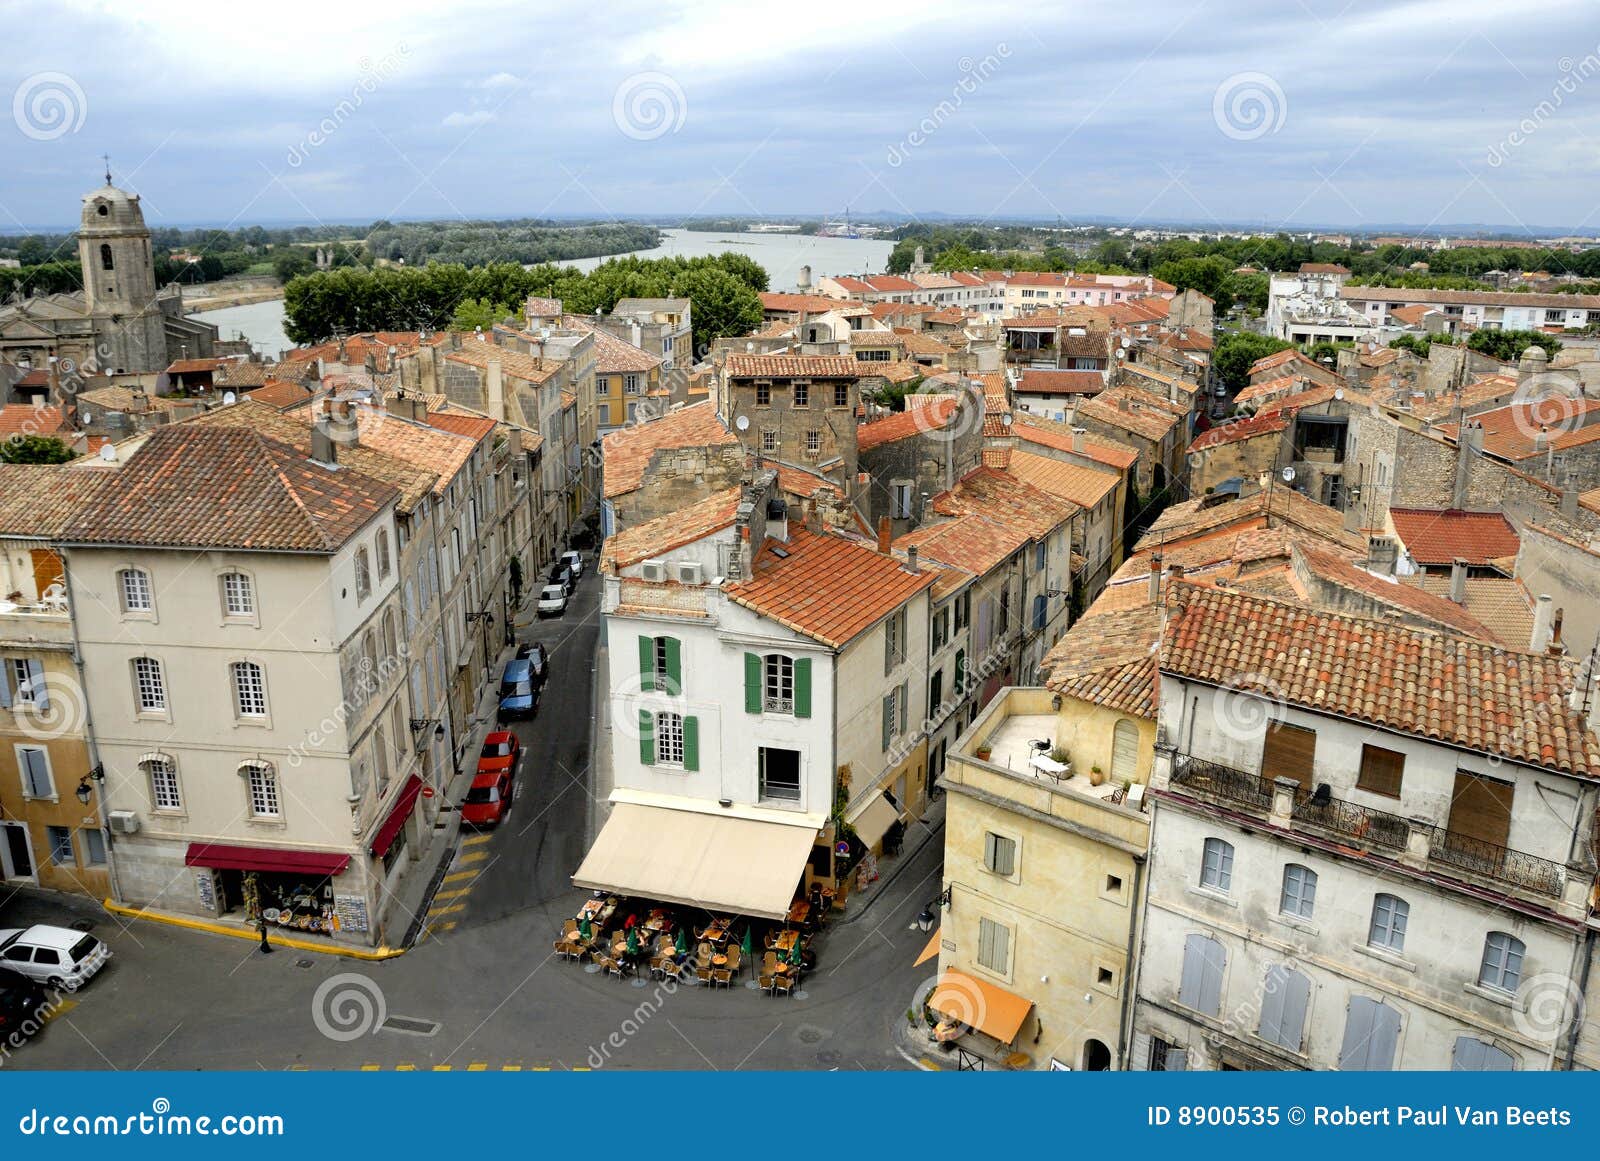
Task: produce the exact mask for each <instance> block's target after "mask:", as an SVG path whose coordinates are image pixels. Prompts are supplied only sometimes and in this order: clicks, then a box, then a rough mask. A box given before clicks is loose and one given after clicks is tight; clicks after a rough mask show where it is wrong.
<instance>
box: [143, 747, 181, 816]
mask: <svg viewBox="0 0 1600 1161" xmlns="http://www.w3.org/2000/svg"><path fill="white" fill-rule="evenodd" d="M139 765H140V766H142V767H144V773H145V777H147V778H149V779H150V801H151V802H152V803H153V804H154V805H155V808H156V809H157V810H182V809H183V796H182V795H181V794H180V793H179V792H178V771H177V770H176V769H175V768H174V767H173V765H172V759H170V758H164V757H154V756H152V757H149V758H146V759H145V760H144V761H143V762H140V763H139Z"/></svg>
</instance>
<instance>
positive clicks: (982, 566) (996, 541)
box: [894, 469, 1029, 576]
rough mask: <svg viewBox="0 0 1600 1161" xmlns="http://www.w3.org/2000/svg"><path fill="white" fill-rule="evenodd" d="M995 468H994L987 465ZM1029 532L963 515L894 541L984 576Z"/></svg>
mask: <svg viewBox="0 0 1600 1161" xmlns="http://www.w3.org/2000/svg"><path fill="white" fill-rule="evenodd" d="M985 470H992V469H985ZM1028 539H1029V538H1028V536H1027V534H1025V533H1023V532H1021V531H1019V530H1018V529H1016V528H1012V527H1010V526H1008V525H1006V524H1004V523H1002V522H1001V521H998V520H992V519H989V518H988V517H985V516H964V517H958V518H956V519H954V520H944V521H941V522H939V523H937V524H925V525H923V526H922V527H921V528H918V529H917V530H916V531H914V532H908V533H906V534H905V535H904V536H901V537H899V538H898V539H897V540H895V542H894V546H895V548H897V549H907V548H913V547H914V548H916V549H917V551H918V552H920V553H921V554H922V555H923V556H924V557H925V558H926V559H928V560H932V561H936V562H938V563H939V564H943V565H949V566H951V567H954V568H958V569H962V570H963V571H965V572H970V573H972V574H973V575H974V576H982V575H984V574H985V573H987V572H988V571H989V570H990V569H993V568H995V567H997V566H998V565H1000V564H1001V563H1002V562H1004V561H1005V559H1006V558H1007V557H1009V556H1010V555H1011V554H1012V553H1014V552H1016V551H1017V550H1018V549H1020V548H1022V546H1023V545H1025V544H1027V543H1028Z"/></svg>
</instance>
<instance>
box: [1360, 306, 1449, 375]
mask: <svg viewBox="0 0 1600 1161" xmlns="http://www.w3.org/2000/svg"><path fill="white" fill-rule="evenodd" d="M1434 313H1435V311H1434V309H1433V307H1431V306H1428V305H1426V304H1424V303H1420V302H1419V303H1417V304H1416V305H1415V306H1397V307H1395V308H1394V309H1393V310H1391V311H1390V312H1389V317H1390V318H1394V319H1398V320H1399V321H1400V322H1403V323H1405V324H1406V326H1408V327H1420V326H1421V325H1422V320H1423V319H1425V318H1427V317H1428V316H1429V315H1430V314H1434ZM1384 349H1385V350H1388V348H1387V347H1385V348H1384ZM1373 365H1374V366H1376V365H1377V364H1373Z"/></svg>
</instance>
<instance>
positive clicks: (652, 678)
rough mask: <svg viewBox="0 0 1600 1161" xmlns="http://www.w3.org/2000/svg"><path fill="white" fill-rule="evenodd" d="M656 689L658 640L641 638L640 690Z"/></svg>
mask: <svg viewBox="0 0 1600 1161" xmlns="http://www.w3.org/2000/svg"><path fill="white" fill-rule="evenodd" d="M655 687H656V639H655V638H654V637H640V638H639V688H640V689H641V690H644V691H647V692H648V691H649V690H652V689H654V688H655Z"/></svg>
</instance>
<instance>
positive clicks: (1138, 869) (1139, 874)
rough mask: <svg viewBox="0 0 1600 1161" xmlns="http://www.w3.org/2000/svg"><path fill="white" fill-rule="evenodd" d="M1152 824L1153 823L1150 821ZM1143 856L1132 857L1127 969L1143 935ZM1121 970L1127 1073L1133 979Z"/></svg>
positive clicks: (1120, 1035)
mask: <svg viewBox="0 0 1600 1161" xmlns="http://www.w3.org/2000/svg"><path fill="white" fill-rule="evenodd" d="M1151 821H1152V823H1153V822H1154V821H1155V820H1154V818H1152V819H1151ZM1144 864H1145V856H1143V855H1135V856H1134V857H1133V902H1132V905H1131V906H1130V907H1129V908H1128V911H1129V920H1130V922H1129V923H1128V958H1127V961H1126V964H1127V967H1132V966H1133V965H1134V964H1135V963H1137V962H1138V960H1136V959H1135V958H1134V942H1135V941H1136V940H1138V939H1140V938H1141V937H1142V935H1143V933H1144V925H1143V924H1142V923H1140V922H1139V921H1140V919H1142V918H1143V917H1144V906H1143V904H1141V903H1140V902H1139V888H1140V886H1141V885H1142V884H1143V883H1144ZM1127 967H1125V968H1124V969H1123V973H1122V1016H1121V1018H1120V1020H1119V1021H1118V1026H1117V1059H1118V1060H1120V1061H1121V1062H1122V1070H1123V1071H1124V1072H1127V1071H1128V1053H1129V1052H1130V1051H1131V1050H1132V1048H1133V993H1134V983H1135V981H1134V979H1133V978H1132V973H1130V972H1129V971H1128V970H1127Z"/></svg>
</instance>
